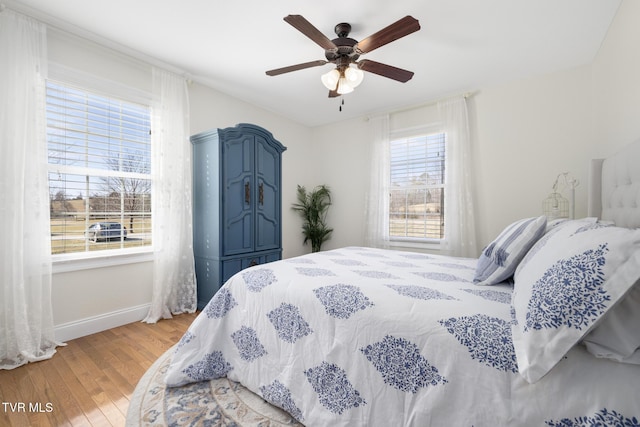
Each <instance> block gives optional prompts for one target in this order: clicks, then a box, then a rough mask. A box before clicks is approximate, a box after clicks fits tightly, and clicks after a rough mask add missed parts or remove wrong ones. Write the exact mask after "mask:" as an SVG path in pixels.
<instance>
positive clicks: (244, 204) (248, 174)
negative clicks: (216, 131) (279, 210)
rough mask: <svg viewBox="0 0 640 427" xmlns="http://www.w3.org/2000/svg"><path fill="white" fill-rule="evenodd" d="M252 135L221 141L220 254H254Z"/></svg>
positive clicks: (254, 192)
mask: <svg viewBox="0 0 640 427" xmlns="http://www.w3.org/2000/svg"><path fill="white" fill-rule="evenodd" d="M254 147H255V136H253V135H242V134H237V133H236V134H235V135H233V136H232V137H231V138H229V137H227V136H226V135H225V137H224V138H222V147H221V148H222V155H221V158H222V164H221V166H220V167H221V168H222V185H223V188H222V206H221V211H222V227H223V229H224V231H223V233H222V236H223V238H222V239H223V240H222V252H223V254H224V255H234V254H239V253H245V252H250V251H253V250H254V249H253V247H254V232H255V231H254V222H255V220H254V212H255V211H254V206H255V203H256V196H255V195H256V194H257V192H256V188H255V186H256V184H255V178H254V176H255V173H254V170H253V168H254V163H255V157H254V151H255V150H254Z"/></svg>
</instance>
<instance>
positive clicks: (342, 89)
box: [337, 77, 353, 95]
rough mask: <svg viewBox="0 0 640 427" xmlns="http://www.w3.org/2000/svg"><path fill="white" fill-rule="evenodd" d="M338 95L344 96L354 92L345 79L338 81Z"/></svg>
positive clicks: (341, 78)
mask: <svg viewBox="0 0 640 427" xmlns="http://www.w3.org/2000/svg"><path fill="white" fill-rule="evenodd" d="M337 92H338V94H340V95H344V94H346V93H351V92H353V86H351V85H350V84H349V81H348V80H347V79H346V78H345V77H340V80H338V90H337Z"/></svg>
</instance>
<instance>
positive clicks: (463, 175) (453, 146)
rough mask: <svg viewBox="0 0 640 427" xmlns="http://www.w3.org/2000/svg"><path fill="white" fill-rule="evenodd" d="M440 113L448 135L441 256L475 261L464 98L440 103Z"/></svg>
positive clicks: (468, 136)
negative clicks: (466, 258) (443, 235)
mask: <svg viewBox="0 0 640 427" xmlns="http://www.w3.org/2000/svg"><path fill="white" fill-rule="evenodd" d="M438 112H439V114H440V119H441V120H442V123H443V126H444V131H445V132H446V134H447V148H446V151H447V169H446V175H445V208H444V224H445V238H444V239H443V240H442V242H441V244H440V250H441V251H442V253H444V254H447V255H453V256H460V257H471V258H476V257H477V256H478V247H477V243H476V228H475V217H474V212H475V209H474V201H473V191H472V176H473V175H472V170H471V140H470V133H469V118H468V112H467V102H466V99H465V97H463V96H460V97H455V98H450V99H446V100H443V101H440V102H438Z"/></svg>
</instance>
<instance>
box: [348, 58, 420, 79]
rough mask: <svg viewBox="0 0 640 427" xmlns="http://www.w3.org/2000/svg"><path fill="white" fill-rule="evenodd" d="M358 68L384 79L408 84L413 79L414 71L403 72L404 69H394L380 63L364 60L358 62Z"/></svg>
mask: <svg viewBox="0 0 640 427" xmlns="http://www.w3.org/2000/svg"><path fill="white" fill-rule="evenodd" d="M358 68H360V69H361V70H362V71H368V72H370V73H373V74H377V75H379V76H382V77H388V78H390V79H393V80H397V81H399V82H402V83H406V82H408V81H409V80H411V77H413V71H407V70H403V69H402V68H397V67H393V66H391V65H387V64H382V63H380V62H376V61H371V60H369V59H363V60H361V61H358Z"/></svg>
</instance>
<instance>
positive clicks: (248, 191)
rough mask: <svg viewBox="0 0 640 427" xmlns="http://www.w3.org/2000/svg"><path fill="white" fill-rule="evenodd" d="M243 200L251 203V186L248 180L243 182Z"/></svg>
mask: <svg viewBox="0 0 640 427" xmlns="http://www.w3.org/2000/svg"><path fill="white" fill-rule="evenodd" d="M244 201H245V203H246V204H248V205H249V204H251V186H250V185H249V181H247V182H245V183H244Z"/></svg>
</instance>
